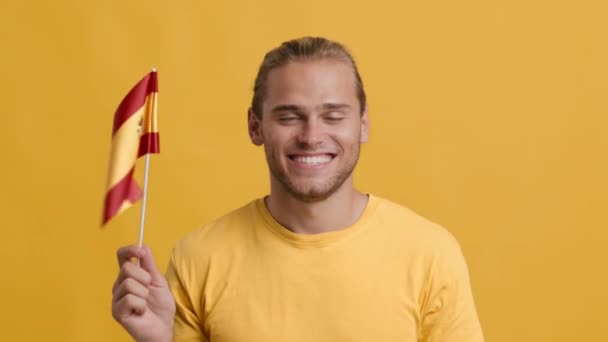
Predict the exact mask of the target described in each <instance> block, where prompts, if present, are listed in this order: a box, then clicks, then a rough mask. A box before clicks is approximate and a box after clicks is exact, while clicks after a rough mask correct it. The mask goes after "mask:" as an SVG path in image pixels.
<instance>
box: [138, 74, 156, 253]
mask: <svg viewBox="0 0 608 342" xmlns="http://www.w3.org/2000/svg"><path fill="white" fill-rule="evenodd" d="M152 72H156V68H152ZM149 174H150V154H149V153H146V165H145V167H144V193H143V195H142V197H143V198H142V201H141V216H140V219H139V241H138V243H137V245H138V246H139V248H142V247H143V245H144V226H145V223H146V205H147V204H148V175H149ZM138 263H139V262H138Z"/></svg>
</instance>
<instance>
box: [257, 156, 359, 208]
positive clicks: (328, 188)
mask: <svg viewBox="0 0 608 342" xmlns="http://www.w3.org/2000/svg"><path fill="white" fill-rule="evenodd" d="M360 150H361V148H360V146H359V145H358V144H357V145H355V147H354V148H353V150H352V151H350V152H351V155H352V157H351V158H350V159H349V160H347V161H346V164H345V165H344V167H342V168H341V169H339V170H338V171H337V172H336V174H335V175H332V176H331V177H330V178H329V179H328V180H327V181H325V182H324V183H322V184H316V183H315V184H312V185H305V186H298V185H297V184H294V182H292V180H291V179H290V178H289V175H288V174H287V173H286V172H285V170H283V169H282V168H281V167H280V166H279V165H280V164H279V163H278V162H277V160H276V159H275V157H274V154H273V153H272V151H269V150H266V151H265V152H266V161H267V162H268V169H269V170H270V173H271V174H272V175H273V176H274V178H276V179H277V180H278V181H279V183H280V184H281V186H282V187H283V189H284V190H285V191H286V192H287V193H288V194H289V195H291V196H292V197H294V198H295V199H297V200H299V201H302V202H306V203H313V202H320V201H323V200H326V199H327V198H329V197H330V196H331V195H333V194H334V193H335V192H336V191H338V189H339V188H340V187H341V186H342V185H343V184H344V182H345V181H346V180H347V179H348V177H350V175H351V174H352V173H353V171H354V169H355V166H357V162H358V161H359V152H360ZM313 181H314V180H313Z"/></svg>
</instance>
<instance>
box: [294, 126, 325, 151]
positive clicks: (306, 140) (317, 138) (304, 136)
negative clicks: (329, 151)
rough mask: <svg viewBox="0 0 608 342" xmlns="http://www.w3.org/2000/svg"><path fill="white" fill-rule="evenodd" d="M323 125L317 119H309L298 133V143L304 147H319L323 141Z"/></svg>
mask: <svg viewBox="0 0 608 342" xmlns="http://www.w3.org/2000/svg"><path fill="white" fill-rule="evenodd" d="M324 135H325V132H324V131H323V125H322V123H321V122H319V121H318V120H316V119H308V120H306V121H305V123H304V125H302V129H301V131H300V134H298V144H299V145H300V147H302V148H317V147H319V146H320V145H321V144H322V143H323V137H324Z"/></svg>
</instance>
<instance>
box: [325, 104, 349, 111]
mask: <svg viewBox="0 0 608 342" xmlns="http://www.w3.org/2000/svg"><path fill="white" fill-rule="evenodd" d="M321 108H322V109H324V110H328V109H350V108H351V107H350V105H349V104H347V103H324V104H323V105H321Z"/></svg>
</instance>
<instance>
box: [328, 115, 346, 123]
mask: <svg viewBox="0 0 608 342" xmlns="http://www.w3.org/2000/svg"><path fill="white" fill-rule="evenodd" d="M343 119H344V115H340V114H335V115H328V116H326V117H325V120H327V121H329V122H340V121H342V120H343Z"/></svg>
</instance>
